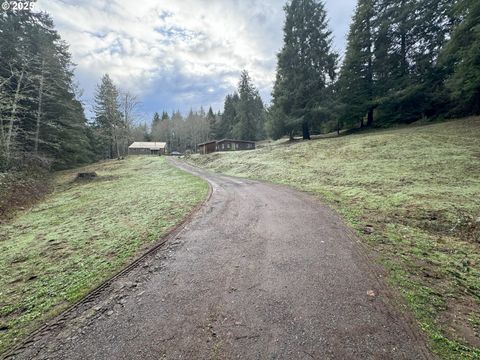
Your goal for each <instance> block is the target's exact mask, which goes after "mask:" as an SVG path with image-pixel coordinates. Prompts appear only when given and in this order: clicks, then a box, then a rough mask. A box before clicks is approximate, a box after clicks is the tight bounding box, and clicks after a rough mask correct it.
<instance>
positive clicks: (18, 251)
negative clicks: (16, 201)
mask: <svg viewBox="0 0 480 360" xmlns="http://www.w3.org/2000/svg"><path fill="white" fill-rule="evenodd" d="M79 171H95V172H96V173H97V174H98V175H99V176H98V177H97V178H96V179H95V180H92V181H85V180H83V181H75V180H74V179H75V175H76V174H77V173H78V172H79ZM207 193H208V185H207V183H206V182H205V181H203V180H201V179H199V178H196V177H194V176H192V175H190V174H187V173H185V172H183V171H180V170H178V169H176V168H175V167H173V166H171V165H170V164H168V162H167V161H166V159H165V157H130V158H128V159H127V160H121V161H107V162H102V163H97V164H93V165H90V166H87V167H84V168H82V169H74V170H71V171H63V172H59V173H57V174H56V177H55V191H54V192H53V193H52V194H51V195H48V196H47V198H46V199H45V200H44V201H42V202H40V203H38V204H37V205H35V206H34V207H33V208H31V209H29V210H26V211H23V212H22V213H19V214H17V216H16V217H14V218H13V219H12V220H10V221H9V222H8V223H6V224H1V225H0V353H1V352H3V351H5V350H6V349H7V348H8V347H9V346H11V345H12V344H13V343H14V342H15V339H16V338H21V337H22V336H23V335H25V334H26V333H28V332H30V331H32V330H33V329H34V328H35V327H37V326H38V325H40V324H42V323H43V322H45V321H46V320H47V319H48V318H51V317H52V316H53V315H55V314H57V313H58V312H60V311H61V310H63V309H65V308H66V307H68V306H69V305H70V304H72V303H73V302H75V301H76V300H78V299H80V298H81V297H82V296H84V295H85V294H87V293H88V292H89V290H91V289H92V288H93V287H95V286H97V285H99V284H100V283H101V282H102V281H104V280H106V279H107V278H108V277H110V276H111V275H113V274H114V273H115V272H117V271H118V270H119V269H120V268H122V267H123V266H125V265H126V264H127V263H129V262H130V261H131V260H132V259H133V258H134V257H135V256H137V255H139V254H141V253H142V252H143V251H145V250H146V249H148V247H149V246H151V245H152V243H154V242H155V241H156V240H159V238H160V237H161V236H162V235H165V234H166V233H167V232H168V231H169V229H172V228H173V227H175V226H176V225H177V224H179V223H180V222H181V221H182V220H183V219H185V218H186V217H187V216H188V214H190V213H191V211H192V210H193V209H194V207H195V206H197V205H198V204H200V203H201V202H202V201H203V200H204V199H205V197H206V196H207Z"/></svg>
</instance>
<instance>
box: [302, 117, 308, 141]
mask: <svg viewBox="0 0 480 360" xmlns="http://www.w3.org/2000/svg"><path fill="white" fill-rule="evenodd" d="M302 134H303V140H310V129H309V127H308V122H306V121H304V122H303V123H302Z"/></svg>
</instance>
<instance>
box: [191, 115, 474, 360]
mask: <svg viewBox="0 0 480 360" xmlns="http://www.w3.org/2000/svg"><path fill="white" fill-rule="evenodd" d="M189 161H190V162H192V163H194V164H196V165H198V166H202V167H205V168H207V169H210V170H213V171H217V172H222V173H225V174H228V175H234V176H240V177H247V178H255V179H262V180H266V181H271V182H275V183H281V184H287V185H291V186H293V187H295V188H297V189H301V190H304V191H308V192H311V193H314V194H318V195H319V196H320V197H321V198H322V199H323V200H324V201H326V202H328V203H329V204H331V205H332V206H333V207H334V208H335V209H337V211H338V212H339V213H340V214H342V215H343V216H344V218H345V219H346V221H347V223H349V224H350V225H351V226H352V227H353V228H355V229H356V230H358V232H359V234H360V235H361V236H362V238H363V239H364V240H365V242H366V243H368V244H369V245H370V246H371V247H372V248H373V249H374V251H375V252H377V253H378V258H379V260H380V261H381V262H382V263H383V264H384V265H385V266H386V268H387V269H388V273H389V281H390V282H391V283H392V284H393V286H394V287H396V288H397V289H398V290H399V291H401V293H402V295H403V297H404V298H405V299H406V303H407V304H408V306H409V308H410V309H411V310H412V311H413V312H414V313H415V315H416V317H417V319H418V322H419V324H420V326H421V327H422V329H424V331H426V333H427V334H428V336H429V338H430V339H431V344H432V348H433V350H434V351H435V352H437V353H438V354H440V355H441V356H442V357H443V358H451V359H459V358H465V359H469V358H479V357H480V335H479V333H480V118H468V119H462V120H457V121H450V122H445V123H437V124H431V125H424V126H410V127H405V128H401V129H393V130H383V131H374V132H363V133H357V134H354V135H349V136H343V137H338V138H329V139H320V140H314V141H309V142H296V143H278V142H277V143H273V145H270V146H269V145H267V146H265V147H263V148H261V149H258V150H255V151H245V152H229V153H214V154H210V155H206V156H205V155H204V156H201V155H194V156H192V157H191V158H190V159H189Z"/></svg>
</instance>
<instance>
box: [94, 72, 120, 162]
mask: <svg viewBox="0 0 480 360" xmlns="http://www.w3.org/2000/svg"><path fill="white" fill-rule="evenodd" d="M119 109H120V104H119V92H118V89H117V87H116V86H115V84H114V83H113V81H112V80H111V79H110V76H109V75H108V74H105V75H104V76H103V77H102V80H101V83H100V84H99V85H98V86H97V91H96V94H95V105H94V112H95V125H96V128H97V129H98V130H99V135H100V139H99V140H100V142H101V144H102V147H103V150H104V154H105V156H106V157H109V158H114V157H115V156H116V157H120V156H121V154H120V146H119V129H121V128H122V127H123V123H122V114H121V112H120V110H119Z"/></svg>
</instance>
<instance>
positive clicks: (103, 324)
mask: <svg viewBox="0 0 480 360" xmlns="http://www.w3.org/2000/svg"><path fill="white" fill-rule="evenodd" d="M175 163H177V166H179V167H181V168H183V169H186V170H187V171H191V172H193V173H195V174H197V175H199V176H201V177H203V178H205V179H207V180H208V181H209V182H210V183H211V185H212V188H213V193H212V197H211V199H210V200H209V201H208V202H207V203H206V205H205V206H204V207H203V208H202V209H201V210H200V211H199V212H198V213H197V214H196V215H195V216H194V217H193V219H192V220H191V221H190V222H189V223H188V224H187V226H186V227H185V228H184V229H183V230H182V231H180V232H179V233H178V234H177V235H176V236H175V238H174V239H172V240H170V241H169V242H168V245H166V246H165V247H164V248H163V249H161V250H159V251H158V252H156V253H154V254H152V255H151V256H150V257H148V258H147V259H145V260H144V261H142V262H141V263H140V264H139V265H138V266H136V267H135V268H134V269H132V270H131V271H130V272H128V273H127V274H125V275H123V276H121V277H119V278H118V279H116V280H115V281H113V282H112V283H111V284H109V285H108V286H107V287H106V288H105V289H103V290H102V291H101V292H100V293H99V294H98V295H96V296H95V297H93V298H91V299H89V300H88V301H87V302H85V303H83V304H80V306H78V307H76V308H75V309H74V310H73V311H70V312H69V313H68V314H67V315H65V316H63V317H62V318H60V319H57V320H56V321H53V322H52V324H51V325H50V326H48V327H47V328H45V329H44V330H43V331H42V332H40V333H38V334H37V335H36V336H35V337H34V338H33V339H32V342H30V343H28V344H26V345H25V347H24V348H23V349H20V350H19V351H18V352H17V354H16V355H15V356H14V358H18V359H47V358H48V359H102V360H103V359H115V360H120V359H295V360H297V359H428V358H430V355H429V353H428V351H427V350H426V347H425V345H424V342H423V340H422V337H421V336H420V335H419V333H418V330H417V329H416V328H415V327H414V326H412V325H411V322H410V321H409V319H408V316H406V315H404V314H402V313H401V312H400V311H398V310H397V307H396V306H394V305H393V303H394V301H392V296H391V295H390V293H389V291H388V290H387V289H386V288H385V286H384V285H383V281H382V279H381V276H380V275H378V274H381V272H379V271H378V269H377V268H376V267H375V266H374V265H372V261H371V260H370V259H369V258H368V256H367V255H366V253H367V251H366V250H365V249H363V248H362V247H361V246H360V245H359V244H358V242H357V240H356V238H355V236H354V235H352V233H351V232H350V231H349V230H348V229H347V228H346V226H345V225H344V224H343V223H342V221H341V220H339V218H338V217H337V216H336V215H335V214H334V213H333V212H332V211H331V210H329V209H328V208H327V207H325V206H323V205H321V204H320V203H319V202H318V201H317V200H316V199H315V198H313V197H311V196H309V195H306V194H303V193H299V192H297V191H294V190H291V189H288V188H286V187H281V186H275V185H268V184H264V183H260V182H255V181H250V180H242V179H236V178H230V177H226V176H220V175H213V174H210V173H207V172H204V171H201V170H198V169H192V168H190V167H188V166H187V165H183V164H182V163H180V162H178V161H175Z"/></svg>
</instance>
